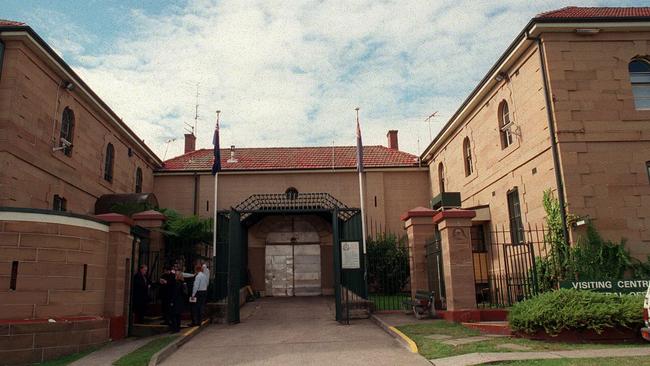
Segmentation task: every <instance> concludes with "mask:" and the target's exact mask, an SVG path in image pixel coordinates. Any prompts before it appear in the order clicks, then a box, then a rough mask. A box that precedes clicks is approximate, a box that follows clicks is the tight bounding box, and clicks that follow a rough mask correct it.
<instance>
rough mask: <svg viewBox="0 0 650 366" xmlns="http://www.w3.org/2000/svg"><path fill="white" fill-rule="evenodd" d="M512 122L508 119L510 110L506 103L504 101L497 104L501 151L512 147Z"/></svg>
mask: <svg viewBox="0 0 650 366" xmlns="http://www.w3.org/2000/svg"><path fill="white" fill-rule="evenodd" d="M511 126H512V120H511V119H510V109H509V108H508V103H507V102H506V101H505V100H504V101H502V102H501V104H499V135H500V136H501V149H505V148H506V147H508V146H510V145H512V131H510V127H511Z"/></svg>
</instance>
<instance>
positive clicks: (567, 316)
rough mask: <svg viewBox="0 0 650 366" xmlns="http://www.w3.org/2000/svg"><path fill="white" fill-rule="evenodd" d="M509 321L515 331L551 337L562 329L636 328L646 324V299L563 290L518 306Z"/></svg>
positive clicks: (520, 303)
mask: <svg viewBox="0 0 650 366" xmlns="http://www.w3.org/2000/svg"><path fill="white" fill-rule="evenodd" d="M508 320H509V322H510V328H511V329H512V330H513V331H517V332H525V333H536V332H538V331H540V330H544V331H545V332H546V333H548V334H550V335H557V334H558V333H560V332H562V331H563V330H594V331H596V332H597V333H601V332H602V331H603V330H604V329H605V328H617V327H625V328H631V329H634V328H638V327H641V326H642V325H643V297H642V296H636V295H622V296H615V295H610V294H605V293H597V292H592V291H579V290H573V289H561V290H556V291H551V292H547V293H544V294H541V295H539V296H536V297H534V298H532V299H529V300H525V301H522V302H519V303H517V304H515V305H514V306H513V307H512V308H511V309H510V313H509V315H508Z"/></svg>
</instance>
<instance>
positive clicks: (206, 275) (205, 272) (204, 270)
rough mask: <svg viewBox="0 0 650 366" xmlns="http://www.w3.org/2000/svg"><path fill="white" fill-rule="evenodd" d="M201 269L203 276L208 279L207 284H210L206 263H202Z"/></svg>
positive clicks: (208, 269)
mask: <svg viewBox="0 0 650 366" xmlns="http://www.w3.org/2000/svg"><path fill="white" fill-rule="evenodd" d="M202 268H203V274H204V275H205V277H206V278H207V279H208V282H210V268H209V267H208V263H207V262H203V266H202Z"/></svg>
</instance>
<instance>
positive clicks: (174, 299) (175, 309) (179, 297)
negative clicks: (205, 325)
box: [169, 272, 187, 333]
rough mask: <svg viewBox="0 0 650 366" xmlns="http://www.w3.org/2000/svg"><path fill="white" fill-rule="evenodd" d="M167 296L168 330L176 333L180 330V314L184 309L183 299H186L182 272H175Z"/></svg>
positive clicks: (185, 286)
mask: <svg viewBox="0 0 650 366" xmlns="http://www.w3.org/2000/svg"><path fill="white" fill-rule="evenodd" d="M169 298H170V302H169V309H170V322H169V330H171V332H172V333H178V332H179V331H180V330H181V314H182V313H183V311H184V310H185V301H186V300H187V285H186V284H185V278H184V277H183V272H176V275H175V278H174V282H173V285H172V287H171V292H170V296H169Z"/></svg>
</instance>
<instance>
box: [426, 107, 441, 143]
mask: <svg viewBox="0 0 650 366" xmlns="http://www.w3.org/2000/svg"><path fill="white" fill-rule="evenodd" d="M436 115H438V111H435V112H433V113H431V115H429V117H427V118H426V119H425V120H424V122H427V123H428V124H429V141H431V140H433V136H431V120H432V119H433V118H434V117H435V116H436Z"/></svg>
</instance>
